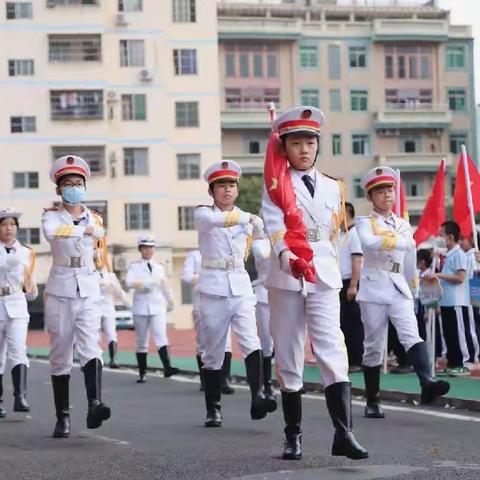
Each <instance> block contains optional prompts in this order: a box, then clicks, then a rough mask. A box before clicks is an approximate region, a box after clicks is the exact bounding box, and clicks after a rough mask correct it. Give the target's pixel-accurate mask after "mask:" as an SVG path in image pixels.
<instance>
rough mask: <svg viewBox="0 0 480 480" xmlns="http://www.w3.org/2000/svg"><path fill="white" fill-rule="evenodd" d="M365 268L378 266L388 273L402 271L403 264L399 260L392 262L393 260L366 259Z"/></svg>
mask: <svg viewBox="0 0 480 480" xmlns="http://www.w3.org/2000/svg"><path fill="white" fill-rule="evenodd" d="M364 267H365V268H379V269H380V270H385V271H387V272H390V273H402V272H403V265H402V264H401V263H400V262H394V261H393V260H385V261H384V262H374V261H368V262H367V261H366V262H365V265H364Z"/></svg>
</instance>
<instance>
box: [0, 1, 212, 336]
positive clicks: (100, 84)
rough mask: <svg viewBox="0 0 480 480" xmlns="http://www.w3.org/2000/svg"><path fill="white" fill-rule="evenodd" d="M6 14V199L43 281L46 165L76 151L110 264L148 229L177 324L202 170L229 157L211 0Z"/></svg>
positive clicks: (186, 316) (1, 8) (0, 183)
mask: <svg viewBox="0 0 480 480" xmlns="http://www.w3.org/2000/svg"><path fill="white" fill-rule="evenodd" d="M0 15H1V20H0V42H1V43H2V45H4V48H2V49H1V51H0V65H1V69H0V82H1V85H2V88H1V90H0V92H1V93H0V96H1V104H2V115H0V144H1V149H2V161H1V163H2V175H1V177H0V204H4V205H13V206H15V207H16V208H18V209H19V210H20V211H22V212H23V213H24V214H23V216H22V218H21V227H22V230H21V232H20V235H21V238H22V239H23V240H24V241H26V242H27V243H30V244H32V246H33V247H34V248H35V250H36V251H37V258H38V261H37V272H38V277H39V278H38V280H39V283H40V284H44V283H45V281H46V276H47V274H48V270H49V267H50V255H49V253H48V251H49V248H48V244H47V243H46V241H45V239H44V238H43V237H42V235H41V232H40V229H41V225H40V223H41V216H42V211H43V208H46V207H50V206H52V204H53V202H55V201H56V200H57V199H58V197H56V195H55V188H54V186H53V185H52V184H51V182H50V179H49V177H48V174H49V170H50V167H51V164H52V161H53V160H54V159H55V158H57V157H59V156H61V155H64V154H69V153H76V154H78V155H81V156H82V157H83V158H85V159H86V160H87V161H88V162H89V164H90V167H91V169H92V178H91V179H90V181H89V182H88V184H87V198H88V202H87V204H88V205H89V206H91V207H92V208H94V209H96V210H97V211H100V212H101V213H103V214H104V219H105V223H106V227H107V234H108V239H109V244H110V249H111V251H112V256H113V265H114V268H115V270H116V271H117V272H118V273H119V274H120V276H121V275H122V272H124V271H125V268H126V266H127V264H128V262H129V261H130V260H132V259H136V258H137V257H138V251H137V248H136V241H137V237H138V235H139V234H140V233H141V232H145V231H150V232H152V233H154V234H155V235H156V237H157V242H158V245H159V247H158V252H157V257H158V258H159V259H160V261H162V262H164V263H165V265H166V266H167V269H168V271H169V273H170V275H171V277H172V283H173V287H174V291H175V298H176V304H177V308H176V309H175V311H174V312H173V313H172V314H171V316H170V317H171V318H170V320H169V321H170V322H172V323H174V324H175V326H176V327H178V328H182V327H189V326H190V325H191V321H190V305H189V304H188V303H189V299H188V298H187V297H188V294H189V291H188V289H183V290H182V285H181V282H180V272H181V268H182V265H183V259H184V257H185V254H186V252H187V251H188V250H189V249H191V248H194V247H195V246H196V243H197V241H196V232H195V231H194V225H193V208H194V206H195V205H198V204H200V203H205V202H206V201H208V198H209V197H208V195H207V192H206V188H205V184H204V182H203V181H202V180H201V172H202V171H203V170H204V169H205V168H206V167H207V166H208V165H209V164H210V163H212V162H214V161H218V160H219V159H220V158H221V131H220V105H219V95H218V91H219V79H218V70H219V67H218V42H217V29H216V2H215V0H201V1H198V0H162V1H158V0H33V1H4V0H2V1H1V2H0ZM5 46H8V48H5Z"/></svg>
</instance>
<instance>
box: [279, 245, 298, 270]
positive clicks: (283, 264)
mask: <svg viewBox="0 0 480 480" xmlns="http://www.w3.org/2000/svg"><path fill="white" fill-rule="evenodd" d="M297 258H298V257H297V256H296V255H295V254H294V253H293V252H292V251H291V250H288V249H287V250H283V252H282V253H281V254H280V268H281V269H282V270H283V271H284V272H285V273H287V274H288V275H292V269H291V268H290V260H296V259H297Z"/></svg>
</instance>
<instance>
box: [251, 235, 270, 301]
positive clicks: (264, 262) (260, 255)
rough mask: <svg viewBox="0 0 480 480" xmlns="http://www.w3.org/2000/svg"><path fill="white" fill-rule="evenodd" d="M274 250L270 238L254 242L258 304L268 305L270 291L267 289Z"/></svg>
mask: <svg viewBox="0 0 480 480" xmlns="http://www.w3.org/2000/svg"><path fill="white" fill-rule="evenodd" d="M271 252H272V249H271V247H270V240H269V239H268V238H258V239H256V240H253V242H252V255H253V258H254V260H255V269H256V270H257V278H256V279H255V280H254V281H253V282H252V286H253V291H254V292H255V296H256V297H257V303H268V290H267V289H266V287H265V281H266V279H267V273H268V268H269V266H270V255H271Z"/></svg>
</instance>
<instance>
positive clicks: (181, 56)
mask: <svg viewBox="0 0 480 480" xmlns="http://www.w3.org/2000/svg"><path fill="white" fill-rule="evenodd" d="M173 66H174V70H175V75H197V50H196V49H194V48H192V49H186V48H182V49H175V50H174V51H173Z"/></svg>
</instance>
